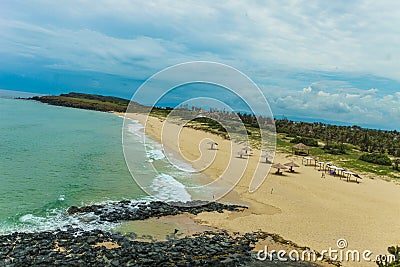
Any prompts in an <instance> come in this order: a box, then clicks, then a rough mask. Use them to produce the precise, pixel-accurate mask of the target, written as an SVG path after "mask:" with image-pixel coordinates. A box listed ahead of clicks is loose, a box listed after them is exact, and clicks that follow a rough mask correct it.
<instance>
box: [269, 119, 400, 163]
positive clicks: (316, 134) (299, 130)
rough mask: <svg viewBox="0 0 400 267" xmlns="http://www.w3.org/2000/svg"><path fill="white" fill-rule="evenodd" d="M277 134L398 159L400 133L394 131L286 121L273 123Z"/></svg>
mask: <svg viewBox="0 0 400 267" xmlns="http://www.w3.org/2000/svg"><path fill="white" fill-rule="evenodd" d="M275 126H276V131H277V133H285V134H289V135H290V136H294V135H295V136H302V137H310V138H315V139H319V140H321V141H322V142H324V143H325V144H326V145H329V144H331V143H337V144H345V143H346V144H351V145H354V146H356V147H358V148H359V149H360V150H361V151H362V152H369V153H372V152H379V153H381V154H384V153H387V154H389V155H391V156H395V157H400V133H399V132H398V131H396V130H394V131H386V130H376V129H364V128H361V127H359V126H355V125H354V126H337V125H329V124H325V123H320V122H314V123H307V122H294V121H290V120H287V119H284V120H276V121H275Z"/></svg>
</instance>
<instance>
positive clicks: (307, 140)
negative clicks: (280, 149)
mask: <svg viewBox="0 0 400 267" xmlns="http://www.w3.org/2000/svg"><path fill="white" fill-rule="evenodd" d="M290 143H293V144H298V143H303V144H305V145H307V146H314V147H317V146H318V141H317V140H315V139H314V138H310V137H302V136H296V137H295V138H293V139H292V140H291V141H290Z"/></svg>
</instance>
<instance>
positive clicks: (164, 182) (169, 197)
mask: <svg viewBox="0 0 400 267" xmlns="http://www.w3.org/2000/svg"><path fill="white" fill-rule="evenodd" d="M151 188H152V189H153V190H154V191H155V192H156V194H155V197H156V198H157V199H159V200H161V201H183V202H186V201H190V200H191V199H192V198H191V196H190V194H189V193H188V192H187V191H186V189H185V186H184V185H183V184H181V183H180V182H178V181H177V180H175V179H174V178H173V177H172V176H171V175H168V174H165V173H161V174H159V175H158V176H157V177H155V178H154V180H153V182H152V184H151Z"/></svg>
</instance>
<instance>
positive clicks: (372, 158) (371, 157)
mask: <svg viewBox="0 0 400 267" xmlns="http://www.w3.org/2000/svg"><path fill="white" fill-rule="evenodd" d="M360 160H362V161H366V162H370V163H375V164H379V165H385V166H391V165H392V161H391V160H390V158H389V157H388V156H387V155H385V154H381V153H377V152H374V153H365V154H362V155H361V156H360Z"/></svg>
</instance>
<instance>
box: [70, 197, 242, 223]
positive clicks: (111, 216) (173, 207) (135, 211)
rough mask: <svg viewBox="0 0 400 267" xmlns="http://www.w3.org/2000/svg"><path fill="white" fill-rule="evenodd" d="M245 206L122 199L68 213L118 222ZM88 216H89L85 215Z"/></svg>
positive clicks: (73, 208) (203, 202)
mask: <svg viewBox="0 0 400 267" xmlns="http://www.w3.org/2000/svg"><path fill="white" fill-rule="evenodd" d="M244 209H247V207H245V206H239V205H228V204H223V203H218V202H205V201H190V202H168V203H166V202H161V201H152V202H137V201H131V200H123V201H119V202H112V203H107V204H104V205H90V206H83V207H76V206H72V207H70V208H69V209H68V211H67V212H68V214H69V215H72V214H91V215H94V216H93V219H94V218H95V217H96V216H97V217H98V218H99V219H100V220H101V221H107V222H119V221H133V220H145V219H148V218H153V217H161V216H167V215H177V214H181V213H184V212H187V213H191V214H199V213H201V212H212V211H216V212H220V213H222V212H223V211H224V210H227V211H242V210H244ZM86 217H88V218H90V216H86Z"/></svg>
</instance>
